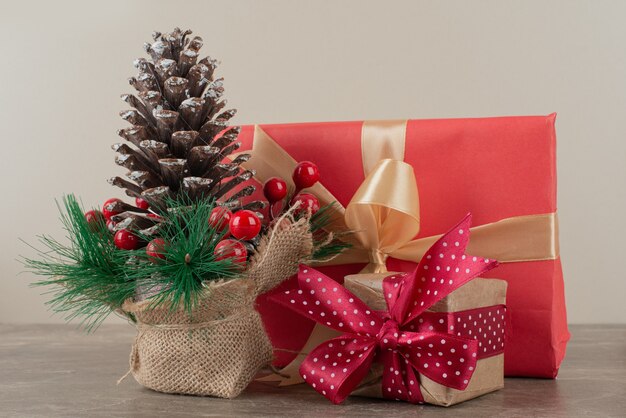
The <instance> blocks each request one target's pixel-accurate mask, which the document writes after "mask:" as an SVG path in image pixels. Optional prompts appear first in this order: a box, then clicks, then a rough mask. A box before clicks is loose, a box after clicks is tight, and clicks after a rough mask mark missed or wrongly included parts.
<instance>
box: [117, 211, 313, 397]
mask: <svg viewBox="0 0 626 418" xmlns="http://www.w3.org/2000/svg"><path fill="white" fill-rule="evenodd" d="M312 249H313V243H312V237H311V232H310V229H309V221H308V219H305V218H303V219H300V220H299V221H297V222H294V221H293V219H290V218H289V217H288V216H287V217H283V219H281V220H280V221H279V222H277V224H276V226H275V227H274V228H273V229H272V230H271V231H270V232H269V233H268V234H267V235H266V236H264V237H263V238H262V240H261V243H260V245H259V246H258V250H257V253H256V254H255V255H254V257H253V259H252V260H251V262H250V267H249V269H248V271H247V272H246V274H245V275H244V276H243V277H242V278H239V279H236V280H231V281H224V282H220V283H212V284H211V285H209V286H207V288H206V290H205V292H204V293H203V295H201V297H200V300H199V302H198V303H197V304H196V305H195V307H194V310H193V313H192V314H191V315H189V314H188V313H187V312H185V311H184V309H183V308H182V306H181V307H179V309H177V310H176V311H172V310H171V309H170V307H169V306H159V307H156V308H155V307H154V306H151V302H150V301H149V300H147V301H142V302H138V303H135V302H133V301H131V300H128V301H126V303H125V304H124V306H123V307H122V309H123V310H124V311H125V312H127V313H132V314H133V315H134V316H135V318H136V320H137V328H138V332H137V336H136V338H135V342H134V344H133V347H132V351H131V355H130V372H131V373H132V375H133V376H134V378H135V379H136V380H137V382H139V383H140V384H142V385H143V386H145V387H148V388H150V389H153V390H156V391H159V392H166V393H183V394H192V395H205V396H217V397H221V398H234V397H236V396H237V395H239V394H240V393H241V391H243V390H244V389H245V388H246V386H247V385H248V383H250V381H251V380H252V379H253V378H254V376H255V375H256V373H257V372H258V371H259V370H260V369H261V368H262V367H264V366H266V365H268V364H269V363H270V362H271V360H272V345H271V344H270V341H269V339H268V337H267V335H266V333H265V330H264V328H263V324H262V322H261V318H260V316H259V314H258V312H257V311H256V310H255V307H254V301H255V299H256V297H257V296H258V295H259V294H261V293H263V292H266V291H268V290H270V289H271V288H273V287H274V286H276V285H278V284H279V283H280V282H282V281H283V280H285V279H286V278H288V277H290V276H292V275H293V274H295V273H296V272H297V271H298V265H299V264H300V263H301V262H304V261H307V260H308V259H309V258H310V256H311V252H312ZM181 305H182V304H181Z"/></svg>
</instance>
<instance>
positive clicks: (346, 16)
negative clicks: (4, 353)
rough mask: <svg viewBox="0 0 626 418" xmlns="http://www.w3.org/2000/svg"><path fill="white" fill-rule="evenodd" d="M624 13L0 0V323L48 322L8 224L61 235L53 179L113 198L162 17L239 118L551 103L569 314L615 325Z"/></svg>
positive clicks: (619, 284) (516, 108) (620, 266)
mask: <svg viewBox="0 0 626 418" xmlns="http://www.w3.org/2000/svg"><path fill="white" fill-rule="evenodd" d="M625 21H626V2H624V1H567V0H562V1H524V2H511V1H502V0H498V1H473V2H467V1H441V2H434V1H385V2H383V1H363V0H361V1H317V2H305V1H232V0H231V1H224V0H221V1H207V0H204V1H185V2H175V1H154V0H152V1H147V0H146V1H113V0H107V1H102V2H86V1H60V0H58V1H41V2H38V3H37V2H32V1H19V2H18V1H4V0H0V33H1V38H0V39H1V41H0V57H1V58H0V80H2V86H1V90H0V127H1V130H0V140H1V141H2V142H1V143H2V157H1V158H2V163H0V175H1V177H0V180H1V184H2V202H1V203H0V214H1V218H0V219H1V220H2V239H1V240H0V269H1V276H0V277H1V278H0V322H49V323H52V322H62V319H61V318H60V317H59V316H52V315H51V313H50V312H48V311H47V310H46V308H45V307H44V302H45V300H46V298H45V296H42V295H40V293H41V289H32V288H29V286H28V284H29V282H31V281H33V279H34V277H32V276H30V275H28V274H20V275H18V273H19V272H20V271H21V270H22V267H21V265H20V264H19V263H18V262H17V261H16V259H17V257H18V255H20V254H21V255H30V254H31V251H30V249H29V248H28V247H26V246H25V245H23V244H22V243H21V242H19V241H18V238H20V237H21V238H24V239H26V240H28V241H30V242H34V241H35V240H34V236H35V235H36V234H39V233H47V234H52V235H56V236H59V235H61V236H62V231H61V229H60V227H59V222H58V219H57V211H56V207H55V203H54V199H55V198H58V197H60V196H62V195H63V194H64V193H69V192H74V193H76V194H77V195H79V196H81V197H82V199H83V202H84V203H85V204H86V205H88V206H91V205H99V204H100V203H101V202H102V201H104V200H105V199H106V198H108V197H113V196H118V197H121V193H120V192H119V191H118V190H119V189H117V188H114V187H112V186H109V185H108V184H107V183H106V181H105V180H106V179H107V178H109V177H110V176H112V175H113V174H115V173H118V172H119V171H120V170H119V169H118V167H117V166H115V164H114V163H113V156H114V154H113V152H112V151H111V149H110V145H111V144H112V143H114V142H117V141H118V137H117V135H116V130H117V129H119V128H121V127H123V126H124V123H123V121H122V120H121V119H120V118H119V117H118V116H117V113H118V111H119V110H122V109H125V108H126V106H125V105H124V103H123V102H122V101H121V100H120V99H119V95H120V94H121V93H125V92H130V91H131V88H130V86H129V85H128V84H127V82H126V79H127V78H128V77H129V76H131V75H134V74H135V71H134V68H133V67H132V61H133V60H134V59H135V58H137V57H139V56H143V49H142V45H143V42H146V41H150V40H151V38H150V34H151V32H152V31H153V30H160V31H163V32H165V31H169V30H171V29H172V28H173V27H174V26H180V27H182V28H191V29H193V30H194V33H195V34H197V35H200V36H202V37H203V38H204V40H205V47H204V48H203V50H204V51H205V53H207V54H210V55H211V56H213V57H215V58H218V59H220V60H221V61H222V63H223V64H222V66H221V67H220V69H219V74H220V75H223V76H224V77H225V78H226V89H227V97H228V98H229V102H230V105H232V106H234V107H237V108H238V109H239V114H238V117H237V119H236V122H237V123H241V124H244V123H254V122H264V123H278V122H297V121H335V120H354V119H385V118H443V117H465V116H466V117H472V116H498V115H526V114H547V113H551V112H553V111H556V112H558V114H559V116H558V119H557V129H558V138H559V148H558V164H559V166H558V174H559V214H560V221H561V248H562V258H563V265H564V270H565V281H566V289H567V301H568V311H569V312H568V313H569V320H570V322H572V323H598V322H613V323H624V322H626V308H625V307H624V298H625V297H626V276H625V273H624V271H625V270H624V258H625V256H624V250H625V249H626V245H625V243H624V232H625V231H626V221H625V220H624V218H625V216H624V215H625V214H626V125H625V124H624V123H623V121H624V118H625V115H626V44H625V40H626V24H624V22H625ZM520 152H523V150H520ZM111 320H112V321H113V319H111Z"/></svg>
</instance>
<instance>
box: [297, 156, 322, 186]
mask: <svg viewBox="0 0 626 418" xmlns="http://www.w3.org/2000/svg"><path fill="white" fill-rule="evenodd" d="M319 179H320V172H319V170H318V168H317V165H315V164H314V163H312V162H311V161H301V162H299V163H298V165H297V166H296V168H295V170H293V182H294V183H295V184H296V188H297V189H298V190H302V189H306V188H307V187H311V186H313V185H314V184H315V183H317V182H318V181H319Z"/></svg>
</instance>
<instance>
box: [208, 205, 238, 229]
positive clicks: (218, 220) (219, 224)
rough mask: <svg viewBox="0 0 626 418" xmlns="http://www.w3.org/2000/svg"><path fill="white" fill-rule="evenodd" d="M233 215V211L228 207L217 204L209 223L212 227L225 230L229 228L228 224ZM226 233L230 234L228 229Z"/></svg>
mask: <svg viewBox="0 0 626 418" xmlns="http://www.w3.org/2000/svg"><path fill="white" fill-rule="evenodd" d="M232 216H233V213H232V212H231V211H230V210H228V209H227V208H225V207H223V206H216V207H214V208H213V210H212V211H211V216H209V225H210V226H211V228H213V229H216V230H218V231H219V232H223V231H224V230H225V229H228V224H229V223H230V219H231V218H232ZM226 233H227V234H228V231H226Z"/></svg>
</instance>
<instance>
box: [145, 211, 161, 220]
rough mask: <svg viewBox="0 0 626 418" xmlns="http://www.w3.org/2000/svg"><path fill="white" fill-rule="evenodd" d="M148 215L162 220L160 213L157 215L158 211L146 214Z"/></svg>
mask: <svg viewBox="0 0 626 418" xmlns="http://www.w3.org/2000/svg"><path fill="white" fill-rule="evenodd" d="M146 216H147V217H148V218H152V219H158V220H160V219H161V217H160V216H159V215H157V214H156V213H152V212H150V213H148V214H146Z"/></svg>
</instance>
